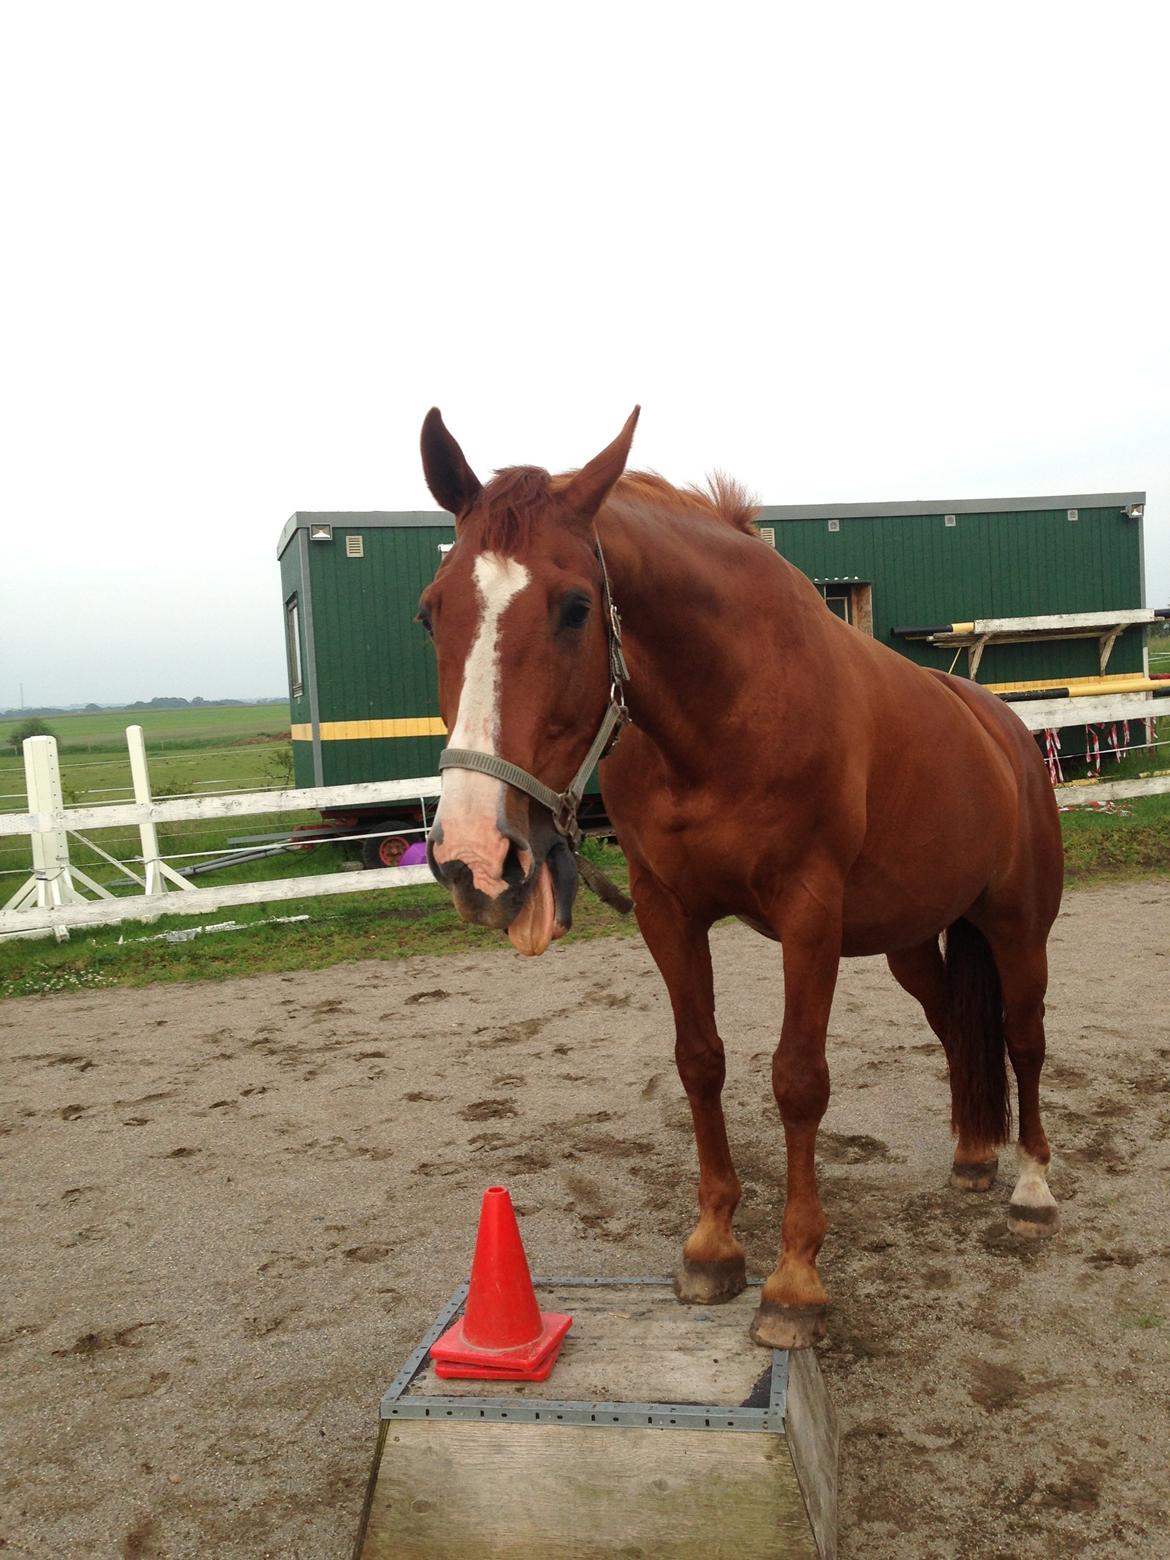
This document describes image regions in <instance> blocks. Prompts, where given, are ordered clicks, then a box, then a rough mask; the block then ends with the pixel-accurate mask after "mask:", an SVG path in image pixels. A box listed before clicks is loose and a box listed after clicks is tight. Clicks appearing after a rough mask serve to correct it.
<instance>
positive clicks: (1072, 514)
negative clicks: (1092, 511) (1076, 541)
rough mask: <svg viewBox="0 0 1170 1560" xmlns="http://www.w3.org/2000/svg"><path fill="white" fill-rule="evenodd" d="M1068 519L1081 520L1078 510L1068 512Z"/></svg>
mask: <svg viewBox="0 0 1170 1560" xmlns="http://www.w3.org/2000/svg"><path fill="white" fill-rule="evenodd" d="M1068 517H1069V519H1070V520H1079V519H1080V518H1081V512H1080V510H1079V509H1070V510H1069V512H1068Z"/></svg>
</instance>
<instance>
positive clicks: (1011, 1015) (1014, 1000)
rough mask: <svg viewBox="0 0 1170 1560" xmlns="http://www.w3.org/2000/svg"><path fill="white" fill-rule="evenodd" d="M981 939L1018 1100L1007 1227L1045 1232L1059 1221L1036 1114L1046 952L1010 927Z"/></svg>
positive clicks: (990, 929)
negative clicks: (994, 971)
mask: <svg viewBox="0 0 1170 1560" xmlns="http://www.w3.org/2000/svg"><path fill="white" fill-rule="evenodd" d="M987 939H988V941H989V942H990V944H991V947H992V951H993V953H994V954H995V962H996V966H997V967H998V969H999V979H1000V984H1001V986H1002V988H1003V1023H1004V1039H1005V1041H1006V1042H1007V1053H1008V1058H1009V1060H1010V1061H1011V1064H1012V1068H1013V1070H1014V1072H1015V1075H1016V1087H1017V1090H1018V1093H1019V1104H1020V1111H1019V1115H1020V1136H1019V1142H1018V1144H1017V1146H1016V1157H1017V1164H1018V1169H1019V1175H1018V1179H1017V1181H1016V1185H1015V1189H1014V1190H1013V1192H1012V1200H1011V1203H1010V1205H1009V1207H1008V1228H1009V1229H1010V1230H1011V1231H1012V1232H1013V1234H1016V1235H1024V1236H1037V1235H1051V1234H1053V1233H1054V1232H1055V1230H1056V1229H1057V1226H1058V1224H1059V1222H1060V1221H1059V1215H1058V1213H1057V1207H1056V1198H1055V1197H1053V1195H1052V1193H1051V1191H1050V1190H1049V1188H1048V1165H1049V1161H1050V1160H1051V1158H1052V1154H1051V1150H1050V1149H1049V1147H1048V1138H1047V1135H1046V1134H1045V1131H1044V1124H1043V1122H1042V1121H1041V1118H1040V1070H1041V1068H1042V1067H1043V1066H1044V994H1045V992H1046V990H1047V989H1048V953H1047V949H1046V948H1045V945H1044V942H1043V940H1038V939H1036V938H1035V937H1027V936H1022V935H1019V934H1018V933H1017V932H1016V931H1015V930H1014V929H1011V930H1008V931H1003V932H998V931H997V929H996V928H995V926H994V925H992V926H989V927H988V929H987Z"/></svg>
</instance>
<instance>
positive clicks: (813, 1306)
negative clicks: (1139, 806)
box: [751, 895, 841, 1349]
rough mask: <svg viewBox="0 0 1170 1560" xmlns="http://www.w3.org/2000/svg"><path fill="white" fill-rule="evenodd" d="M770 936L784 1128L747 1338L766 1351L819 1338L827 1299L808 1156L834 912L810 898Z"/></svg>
mask: <svg viewBox="0 0 1170 1560" xmlns="http://www.w3.org/2000/svg"><path fill="white" fill-rule="evenodd" d="M778 930H779V931H780V934H781V937H782V941H783V945H784V1024H783V1027H782V1028H781V1031H780V1044H779V1045H778V1046H777V1048H776V1053H775V1056H774V1057H773V1059H772V1088H773V1091H774V1093H775V1095H776V1103H777V1104H778V1105H779V1107H780V1118H781V1120H782V1121H783V1123H784V1139H785V1143H786V1146H787V1150H788V1195H787V1200H786V1202H785V1204H784V1222H783V1226H782V1231H781V1244H780V1259H779V1262H778V1263H777V1265H776V1268H775V1270H774V1271H773V1272H772V1273H771V1274H770V1275H769V1277H768V1278H767V1279H766V1280H765V1282H764V1288H763V1293H762V1294H761V1297H760V1305H759V1309H758V1310H757V1311H756V1314H755V1317H754V1318H753V1320H752V1326H751V1335H752V1337H753V1338H754V1339H755V1341H756V1342H757V1343H762V1344H766V1345H767V1346H769V1347H771V1348H774V1349H802V1348H806V1347H807V1346H808V1345H809V1344H812V1343H814V1342H815V1341H816V1340H817V1339H818V1338H823V1337H824V1334H825V1308H826V1306H827V1305H828V1299H829V1297H828V1295H827V1294H826V1293H825V1289H824V1286H823V1284H822V1283H821V1280H820V1275H819V1274H818V1272H817V1253H818V1252H819V1251H820V1249H821V1242H822V1241H823V1240H824V1238H825V1215H824V1210H823V1209H822V1207H821V1200H820V1197H819V1196H818V1194H817V1174H816V1159H815V1153H816V1141H817V1129H818V1127H819V1126H820V1122H821V1117H822V1116H823V1115H824V1114H825V1108H826V1106H827V1105H828V1103H829V1068H828V1064H827V1063H826V1061H825V1036H826V1033H827V1031H828V1026H829V1010H830V1009H831V1007H832V1005H833V988H834V986H835V985H836V982H837V966H838V964H839V962H840V957H841V920H840V914H839V912H837V911H834V910H832V909H827V908H826V907H825V904H823V903H822V902H821V901H820V900H814V899H813V898H812V896H811V895H810V896H808V897H806V898H803V902H802V903H801V905H800V906H799V909H798V911H797V912H796V913H792V914H789V915H786V916H785V917H784V921H783V923H782V924H781V925H780V926H779V927H778Z"/></svg>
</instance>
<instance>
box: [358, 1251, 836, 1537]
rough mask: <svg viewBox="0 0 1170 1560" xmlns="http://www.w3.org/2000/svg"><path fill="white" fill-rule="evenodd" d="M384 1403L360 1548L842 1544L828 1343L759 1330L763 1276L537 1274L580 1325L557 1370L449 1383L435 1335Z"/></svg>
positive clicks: (551, 1302)
mask: <svg viewBox="0 0 1170 1560" xmlns="http://www.w3.org/2000/svg"><path fill="white" fill-rule="evenodd" d="M465 1296H466V1289H465V1288H464V1289H461V1290H459V1291H458V1292H457V1293H456V1294H455V1295H454V1296H453V1297H452V1299H451V1300H450V1301H449V1302H448V1304H447V1305H446V1306H445V1307H444V1309H443V1311H442V1313H441V1314H440V1316H439V1317H438V1318H437V1319H436V1321H435V1324H434V1326H433V1327H432V1329H431V1330H430V1332H429V1333H428V1334H427V1337H426V1338H425V1339H424V1340H423V1342H422V1343H421V1344H420V1345H419V1348H418V1349H417V1350H416V1351H415V1353H414V1354H413V1355H412V1356H411V1358H410V1359H409V1360H408V1361H407V1362H406V1365H405V1366H404V1367H403V1370H402V1371H401V1372H400V1374H399V1376H398V1377H397V1379H396V1380H395V1382H394V1383H393V1385H392V1386H391V1387H390V1389H389V1391H388V1392H387V1393H386V1396H385V1397H384V1399H383V1401H382V1409H381V1427H380V1433H379V1437H378V1447H377V1452H376V1455H375V1459H374V1468H373V1472H372V1474H371V1477H370V1484H369V1490H368V1493H367V1497H366V1507H365V1510H364V1512H363V1515H362V1523H361V1531H360V1533H359V1536H358V1541H357V1546H356V1549H355V1551H354V1553H355V1560H390V1557H391V1556H394V1557H396V1560H397V1557H403V1560H413V1557H419V1560H421V1557H424V1556H425V1557H428V1560H447V1557H449V1560H456V1557H459V1560H462V1557H469V1556H472V1555H475V1556H480V1555H510V1556H525V1557H532V1560H536V1557H544V1556H549V1557H564V1560H569V1557H573V1560H594V1557H601V1556H606V1555H624V1556H629V1557H634V1556H637V1557H639V1560H651V1557H658V1556H661V1557H666V1556H679V1557H684V1556H685V1557H693V1560H699V1557H700V1556H701V1557H704V1560H712V1557H716V1556H723V1555H727V1556H735V1557H736V1560H756V1557H760V1560H763V1557H765V1556H767V1557H768V1560H817V1557H820V1560H831V1557H832V1556H833V1555H834V1554H835V1551H836V1516H837V1425H836V1417H835V1415H834V1413H833V1409H832V1405H831V1404H830V1403H829V1400H828V1395H827V1393H826V1390H825V1384H824V1380H823V1378H822V1376H821V1372H820V1367H819V1366H818V1364H817V1360H816V1355H815V1354H814V1353H813V1352H812V1351H801V1352H799V1353H792V1354H789V1353H788V1352H786V1351H782V1350H775V1351H769V1350H765V1349H761V1348H760V1347H759V1346H758V1345H756V1344H753V1343H752V1342H751V1341H750V1339H749V1338H748V1335H747V1330H748V1323H749V1321H750V1320H751V1316H752V1312H753V1311H754V1309H755V1306H756V1303H757V1300H758V1291H757V1290H756V1289H755V1288H754V1286H753V1287H751V1288H749V1289H748V1290H747V1291H746V1293H744V1294H743V1295H741V1296H739V1298H738V1299H736V1300H733V1301H731V1302H730V1303H729V1304H727V1305H720V1306H683V1305H680V1304H679V1303H678V1301H677V1300H676V1299H675V1298H674V1293H673V1290H672V1288H671V1286H670V1282H669V1280H665V1279H661V1280H658V1279H652V1280H645V1279H642V1280H629V1279H615V1280H592V1279H576V1280H573V1279H550V1280H547V1281H540V1280H538V1281H537V1297H538V1299H539V1301H540V1305H541V1308H542V1309H543V1310H551V1311H569V1312H571V1313H572V1315H573V1327H572V1331H571V1332H570V1333H569V1336H568V1338H567V1339H566V1340H565V1344H564V1347H563V1349H562V1351H561V1356H560V1359H559V1360H558V1362H557V1365H556V1368H555V1369H554V1371H553V1373H552V1376H551V1377H550V1378H549V1380H548V1381H545V1382H484V1381H443V1380H440V1379H439V1378H438V1377H436V1376H435V1375H434V1372H433V1370H432V1368H431V1365H430V1361H429V1359H428V1357H427V1350H428V1349H429V1347H430V1345H431V1343H432V1342H433V1341H434V1339H435V1338H437V1337H438V1336H439V1334H440V1333H441V1332H442V1331H443V1330H444V1329H445V1328H446V1327H447V1326H448V1325H449V1324H450V1322H451V1320H452V1319H453V1318H454V1317H455V1316H457V1315H458V1314H459V1311H460V1309H461V1308H462V1304H463V1300H464V1298H465Z"/></svg>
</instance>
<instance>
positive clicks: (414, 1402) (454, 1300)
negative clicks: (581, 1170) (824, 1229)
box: [380, 1278, 788, 1434]
mask: <svg viewBox="0 0 1170 1560" xmlns="http://www.w3.org/2000/svg"><path fill="white" fill-rule="evenodd" d="M671 1283H672V1280H671V1279H669V1278H536V1279H533V1286H534V1287H535V1288H536V1289H552V1288H555V1289H577V1288H580V1289H605V1288H613V1289H618V1288H629V1287H630V1286H632V1285H635V1284H637V1285H647V1286H656V1287H662V1288H668V1287H669V1286H670V1285H671ZM749 1287H754V1286H749ZM467 1291H468V1286H467V1285H466V1284H461V1285H460V1286H459V1288H458V1289H456V1290H455V1292H454V1294H452V1296H451V1297H450V1299H449V1300H448V1301H447V1303H446V1305H444V1307H443V1309H442V1310H441V1311H440V1312H439V1314H438V1316H437V1317H436V1318H435V1321H434V1323H433V1324H432V1325H431V1327H430V1329H429V1330H428V1332H427V1334H426V1336H425V1337H424V1338H423V1340H422V1342H421V1343H420V1344H419V1346H418V1348H417V1349H415V1350H414V1352H413V1353H412V1354H411V1355H410V1357H409V1358H408V1359H407V1361H406V1363H405V1364H404V1365H403V1367H402V1369H401V1370H400V1371H399V1373H398V1375H397V1376H396V1377H395V1378H394V1380H393V1382H392V1383H391V1385H390V1386H389V1388H388V1389H387V1391H386V1393H385V1395H384V1396H383V1398H382V1403H381V1408H380V1418H381V1419H382V1421H383V1423H386V1422H388V1421H390V1420H393V1419H398V1420H403V1419H448V1420H473V1421H480V1422H485V1423H504V1424H549V1425H591V1426H595V1427H596V1428H598V1429H614V1428H617V1429H639V1430H645V1429H657V1430H668V1429H673V1430H739V1431H750V1432H754V1433H756V1434H758V1433H760V1432H766V1433H770V1434H783V1431H784V1415H785V1405H786V1398H787V1392H788V1351H787V1350H786V1349H773V1350H772V1377H771V1381H770V1383H769V1390H768V1406H767V1408H754V1407H753V1408H748V1407H733V1408H729V1407H728V1406H727V1405H726V1404H717V1403H606V1402H596V1403H591V1402H587V1401H583V1400H575V1399H569V1398H527V1399H524V1400H521V1399H517V1398H505V1399H501V1398H475V1397H461V1398H453V1397H430V1396H426V1397H412V1398H404V1397H403V1394H404V1393H405V1392H406V1390H407V1388H408V1387H409V1386H410V1384H411V1382H412V1381H414V1379H415V1377H416V1376H417V1375H418V1373H419V1371H420V1370H421V1369H422V1368H423V1366H424V1365H425V1364H426V1360H427V1356H428V1354H429V1352H430V1348H431V1345H432V1344H433V1343H436V1342H437V1341H438V1339H439V1338H440V1337H441V1336H442V1334H443V1333H444V1332H445V1331H446V1329H447V1328H448V1327H449V1326H450V1325H451V1323H452V1322H453V1321H454V1320H455V1318H456V1317H457V1316H458V1314H459V1312H460V1310H461V1309H462V1307H463V1304H464V1302H465V1300H466V1299H467Z"/></svg>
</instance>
